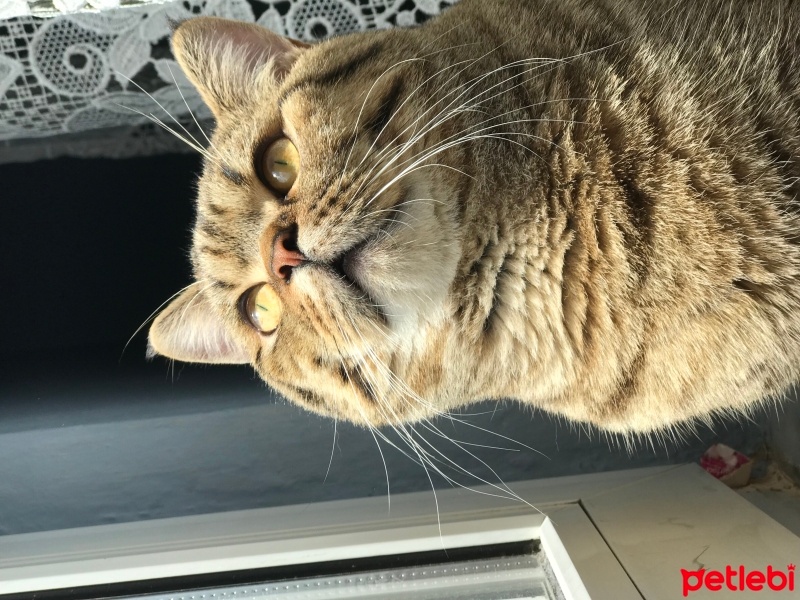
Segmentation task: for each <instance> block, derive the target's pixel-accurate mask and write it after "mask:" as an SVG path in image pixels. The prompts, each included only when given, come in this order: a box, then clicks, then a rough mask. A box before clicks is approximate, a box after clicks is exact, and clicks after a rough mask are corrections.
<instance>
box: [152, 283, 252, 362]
mask: <svg viewBox="0 0 800 600" xmlns="http://www.w3.org/2000/svg"><path fill="white" fill-rule="evenodd" d="M147 341H148V344H147V346H148V347H147V356H148V357H149V358H152V357H154V356H156V355H162V356H166V357H167V358H172V359H175V360H180V361H183V362H193V363H212V364H244V363H249V362H250V359H249V354H248V351H247V348H246V346H245V344H244V343H243V342H242V341H241V340H239V339H237V338H236V336H235V335H233V333H232V332H231V331H230V329H229V328H228V327H226V326H225V323H224V321H223V319H222V318H221V317H220V316H219V314H218V313H217V311H216V310H214V307H213V306H212V305H211V303H210V302H209V300H208V298H207V297H206V295H205V293H204V292H203V289H202V287H200V285H199V284H198V283H194V284H192V285H190V286H189V287H188V288H186V289H185V290H184V291H183V292H181V293H180V294H179V295H178V296H177V297H176V298H175V299H174V300H173V301H172V302H170V304H169V305H168V306H167V308H165V309H164V310H163V311H162V312H161V313H160V314H159V315H158V316H157V317H156V319H155V320H154V321H153V324H152V325H151V326H150V333H149V335H148V340H147Z"/></svg>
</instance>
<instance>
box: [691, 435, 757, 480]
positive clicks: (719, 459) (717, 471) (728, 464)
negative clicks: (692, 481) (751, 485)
mask: <svg viewBox="0 0 800 600" xmlns="http://www.w3.org/2000/svg"><path fill="white" fill-rule="evenodd" d="M700 466H701V467H703V469H705V470H706V471H708V472H709V473H710V474H711V475H713V476H714V477H716V478H717V479H719V480H720V481H722V482H723V483H725V484H727V485H729V486H730V487H742V486H743V485H747V482H748V481H749V480H750V473H751V471H752V469H753V461H751V460H750V458H748V457H747V456H745V455H744V454H742V453H741V452H737V451H736V450H734V449H733V448H731V447H730V446H726V445H725V444H714V445H713V446H711V447H710V448H709V449H708V450H706V451H705V453H704V454H703V456H702V457H700Z"/></svg>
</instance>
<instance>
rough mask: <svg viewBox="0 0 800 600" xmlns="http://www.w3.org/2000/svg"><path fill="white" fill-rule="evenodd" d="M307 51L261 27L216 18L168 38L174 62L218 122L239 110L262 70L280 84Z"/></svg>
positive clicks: (194, 22) (187, 25) (185, 25)
mask: <svg viewBox="0 0 800 600" xmlns="http://www.w3.org/2000/svg"><path fill="white" fill-rule="evenodd" d="M306 48H308V44H305V43H303V42H300V41H297V40H293V39H290V38H286V37H283V36H280V35H278V34H276V33H273V32H272V31H270V30H269V29H265V28H264V27H259V26H258V25H253V24H252V23H244V22H241V21H232V20H230V19H221V18H218V17H197V18H194V19H188V20H186V21H183V22H182V23H180V24H178V26H177V27H176V28H175V31H174V32H173V35H172V52H173V54H174V55H175V59H176V60H177V61H178V64H180V66H181V68H182V69H183V71H184V73H186V76H187V77H188V78H189V80H190V81H191V82H192V84H193V85H194V86H195V87H196V88H197V90H198V91H199V92H200V95H201V96H202V97H203V100H204V101H205V103H206V104H208V107H209V108H210V109H211V112H213V113H214V116H215V117H217V118H218V119H219V118H220V116H221V115H223V114H224V113H225V112H227V111H229V110H231V109H235V108H236V107H238V106H241V104H242V102H243V100H245V99H246V98H247V96H246V95H247V94H248V92H250V91H251V90H253V88H254V87H255V86H254V83H255V79H256V77H257V76H258V75H259V74H260V73H261V72H262V70H263V68H264V66H265V65H267V64H269V65H270V71H271V74H272V76H273V77H274V78H275V80H276V81H277V82H279V81H280V80H282V79H283V77H285V75H286V73H288V72H289V70H290V69H291V68H292V64H294V61H295V60H297V57H298V56H300V54H301V53H302V52H303V51H304V50H305V49H306Z"/></svg>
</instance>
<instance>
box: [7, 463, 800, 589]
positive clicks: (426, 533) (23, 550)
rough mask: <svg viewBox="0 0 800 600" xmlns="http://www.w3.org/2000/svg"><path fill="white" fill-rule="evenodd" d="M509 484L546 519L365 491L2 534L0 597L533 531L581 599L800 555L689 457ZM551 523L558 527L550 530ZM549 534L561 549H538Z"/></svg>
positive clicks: (499, 505) (487, 504)
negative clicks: (301, 502) (307, 501)
mask: <svg viewBox="0 0 800 600" xmlns="http://www.w3.org/2000/svg"><path fill="white" fill-rule="evenodd" d="M514 490H515V491H516V492H517V493H518V494H519V495H520V496H522V497H523V498H525V499H526V500H527V501H529V502H531V504H533V505H534V506H536V507H537V508H538V509H539V510H541V511H542V513H543V514H542V513H538V512H536V511H534V510H533V509H531V508H530V507H527V506H525V505H523V504H519V503H512V502H510V501H508V500H500V499H497V498H494V497H489V496H485V495H480V494H475V493H472V492H468V491H464V490H448V491H446V492H440V493H439V496H438V503H439V508H440V511H441V532H440V530H439V526H438V525H437V522H436V513H435V509H434V508H433V507H432V505H431V494H429V493H427V494H426V493H415V494H403V495H395V496H392V502H391V510H389V508H388V507H387V503H386V500H385V499H384V498H366V499H357V500H342V501H336V502H325V503H319V504H312V505H305V506H287V507H279V508H269V509H257V510H248V511H237V512H228V513H219V514H211V515H200V516H194V517H180V518H174V519H161V520H152V521H142V522H136V523H127V524H119V525H107V526H97V527H87V528H81V529H72V530H61V531H52V532H41V533H32V534H22V535H17V536H7V537H5V538H3V544H2V545H1V546H0V581H1V582H3V583H2V592H4V593H25V592H27V593H29V594H30V596H31V597H32V595H33V593H34V591H35V590H47V589H53V588H65V587H75V586H87V585H97V584H100V583H107V582H111V581H134V580H142V579H148V578H159V577H177V576H186V575H192V574H198V573H208V572H220V571H234V570H241V569H257V568H266V567H275V566H279V565H287V564H297V563H298V562H302V563H315V562H323V561H330V560H341V559H348V558H356V557H360V556H361V557H363V556H374V555H385V554H398V553H402V552H408V551H416V552H419V551H425V550H435V549H441V547H442V545H443V544H444V545H445V546H448V547H451V548H454V547H463V546H465V545H467V546H468V545H470V544H480V545H485V544H492V543H505V542H513V541H521V540H520V538H521V537H522V538H526V537H527V538H530V536H532V535H539V536H540V537H541V541H542V545H543V546H545V550H546V551H547V553H548V555H550V556H552V555H553V553H555V554H556V555H558V553H559V552H563V553H566V555H567V556H568V557H569V559H570V561H571V564H572V565H574V569H575V571H574V572H570V571H569V568H567V570H566V571H565V572H563V573H561V577H560V579H564V581H567V582H568V581H569V580H570V578H571V577H572V578H574V577H576V576H577V577H578V579H579V582H580V585H581V586H585V589H586V590H587V591H588V594H589V596H590V597H595V598H606V597H610V596H609V595H608V594H610V593H611V591H613V597H614V598H615V599H617V600H622V599H623V598H640V597H644V598H670V597H679V596H680V585H681V575H680V570H681V569H682V568H683V569H697V568H700V566H704V567H705V568H707V569H722V570H723V571H724V569H725V566H726V565H740V564H741V565H745V566H746V567H747V568H748V569H765V568H766V566H767V565H773V566H775V567H776V568H778V567H780V568H785V567H786V565H787V564H789V563H791V562H794V561H796V560H797V556H799V555H800V538H798V537H797V536H796V535H794V534H793V533H791V532H790V531H789V530H787V529H786V528H784V527H783V526H781V525H780V524H778V523H777V522H776V521H774V520H773V519H771V518H770V517H769V516H767V515H766V514H764V513H763V512H761V511H760V510H758V509H757V508H755V507H754V506H753V505H752V504H750V503H749V502H747V501H746V500H744V499H743V498H741V497H740V496H739V495H737V494H736V493H735V492H733V491H731V490H729V489H728V488H726V487H725V486H724V485H722V484H721V483H719V482H718V481H716V480H714V479H713V478H712V477H710V476H709V475H707V474H706V473H705V472H703V471H702V470H701V469H700V468H699V467H697V466H695V465H682V466H676V467H656V468H649V469H639V470H631V471H617V472H610V473H602V474H594V475H580V476H571V477H560V478H553V479H546V480H538V481H528V482H519V483H516V484H515V485H514ZM545 516H546V517H547V518H545ZM549 528H552V532H554V533H556V534H557V535H556V536H552V537H551V538H548V534H547V532H548V530H549ZM548 539H551V540H559V542H558V543H560V544H562V545H563V548H560V549H559V548H557V547H550V548H547V545H548V543H549V542H548ZM570 561H567V562H566V563H560V562H559V561H557V562H559V564H569V563H570ZM554 570H556V572H557V574H558V569H556V568H555V567H554ZM562 583H563V582H562ZM740 596H741V594H739V595H737V596H736V597H740ZM574 597H580V594H578V595H577V596H574ZM714 597H715V598H724V597H725V595H724V594H717V595H715V596H714Z"/></svg>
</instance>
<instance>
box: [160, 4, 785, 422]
mask: <svg viewBox="0 0 800 600" xmlns="http://www.w3.org/2000/svg"><path fill="white" fill-rule="evenodd" d="M798 32H800V7H799V6H797V5H796V4H793V3H792V2H790V1H786V2H777V1H775V2H769V3H755V2H744V1H741V2H723V3H705V2H704V3H698V2H690V1H677V2H676V1H675V0H652V1H648V2H645V1H639V2H637V1H635V0H614V1H612V0H605V1H601V0H596V1H593V2H590V1H587V0H584V1H580V0H570V1H564V0H539V1H536V2H534V1H530V2H516V1H503V2H495V1H492V2H479V1H471V0H464V1H463V2H462V3H459V4H457V5H456V6H455V7H453V8H452V9H449V10H448V11H446V12H445V14H444V15H442V16H441V17H440V18H438V19H437V20H435V21H433V22H430V23H428V24H426V25H424V26H422V27H419V28H414V29H407V30H391V31H384V32H374V33H368V34H359V35H355V36H349V37H345V38H339V39H334V40H330V41H328V42H324V43H322V44H319V45H318V46H315V47H312V48H310V49H305V48H300V47H299V46H297V45H294V44H292V43H290V42H288V41H285V40H282V39H281V38H277V37H276V36H274V35H272V34H267V33H259V31H258V30H257V29H256V28H253V27H252V26H247V25H232V24H230V23H227V22H222V21H219V20H202V19H201V20H197V21H189V22H187V23H185V24H183V25H182V26H181V27H179V28H178V30H177V32H176V37H175V40H174V46H175V50H176V55H177V58H178V59H179V61H180V62H181V64H182V66H183V67H184V69H185V70H186V72H187V74H188V75H189V77H190V79H192V81H193V82H194V83H195V84H196V85H197V86H198V88H199V89H200V90H201V93H202V94H203V96H204V98H205V99H206V100H207V102H208V103H209V105H210V106H211V108H212V110H213V111H214V113H215V115H216V117H217V123H218V124H217V129H216V131H215V136H214V138H213V139H212V142H213V144H212V147H211V149H210V154H211V156H210V158H209V159H208V160H207V162H206V167H205V172H204V175H203V178H202V179H201V182H200V194H199V200H198V222H197V227H196V229H195V238H194V250H193V260H194V266H195V273H196V277H197V279H198V284H196V285H195V286H193V287H191V288H190V289H189V290H188V291H187V292H185V293H184V294H183V296H181V297H180V298H178V300H176V301H175V302H174V303H173V305H171V307H170V308H168V309H167V310H166V311H165V312H164V313H162V315H161V316H160V317H159V319H157V321H156V323H155V324H154V326H153V329H152V330H151V344H152V346H153V348H154V349H155V350H156V351H157V352H159V353H163V354H166V355H168V356H173V357H176V358H179V359H184V360H199V361H207V362H251V363H253V364H254V366H255V367H256V369H257V370H258V371H259V373H260V374H261V376H262V377H263V378H264V379H265V380H266V381H267V382H268V383H269V384H270V385H272V386H274V387H275V388H276V389H278V390H279V391H281V392H282V393H284V394H285V395H286V396H287V397H289V398H291V399H293V400H295V401H297V402H299V403H301V404H303V405H305V406H307V407H308V408H310V409H312V410H315V411H317V412H321V413H324V414H329V415H333V416H336V417H339V418H345V419H349V420H352V421H354V422H358V423H366V424H370V425H380V424H383V423H399V422H402V421H405V420H415V419H419V418H424V417H428V416H431V415H433V414H436V413H438V412H446V411H448V410H450V409H452V408H455V407H459V406H462V405H465V404H467V403H470V402H473V401H477V400H482V399H488V398H495V399H502V398H513V399H517V400H520V401H522V402H524V403H526V404H530V405H532V406H535V407H538V408H542V409H544V410H546V411H549V412H552V413H556V414H559V415H563V416H565V417H567V418H568V419H571V420H575V421H582V422H587V423H591V424H593V425H597V426H599V427H601V428H604V429H607V430H611V431H617V432H632V431H640V432H647V431H654V430H659V429H663V428H667V427H670V426H674V425H675V424H677V423H680V422H684V421H686V420H689V419H693V418H698V417H699V418H706V417H708V416H709V415H711V414H713V413H715V412H727V411H730V410H746V409H747V408H748V407H751V406H753V405H754V404H755V403H757V402H758V401H760V400H762V399H764V398H766V397H769V396H774V395H777V394H780V393H782V392H783V390H784V389H785V388H786V387H787V386H788V385H790V384H791V383H792V382H794V381H796V380H797V379H798V377H799V376H800V361H799V360H798V358H800V310H798V308H800V307H799V306H798V304H800V246H799V245H798V244H800V237H798V234H800V218H798V215H800V212H798V208H800V204H799V203H800V59H799V58H798V57H799V56H800V33H798ZM268 55H271V56H272V57H273V60H272V61H268V60H267V56H268ZM267 63H268V64H267ZM264 64H267V66H266V67H265V68H264V67H263V65H264ZM282 136H286V137H287V138H289V139H290V140H291V141H292V142H293V143H294V145H295V146H296V147H297V149H298V152H299V155H300V170H299V174H298V176H297V179H296V181H295V182H294V184H293V186H292V188H291V190H290V191H289V192H288V194H287V196H286V200H284V199H283V198H282V196H281V194H276V193H274V192H273V191H271V190H270V189H269V188H268V187H267V186H265V185H264V183H263V176H261V175H260V174H259V170H258V168H254V166H253V165H254V164H255V165H257V164H259V161H260V160H261V159H260V158H259V157H260V153H261V152H263V148H264V143H265V141H269V140H272V139H275V138H276V137H282ZM451 142H452V143H451ZM412 157H417V158H418V159H419V160H418V161H417V162H414V159H413V158H412ZM409 159H410V160H409ZM389 161H394V162H391V163H390V162H389ZM404 161H407V162H404ZM404 169H405V171H404ZM398 175H400V177H399V178H397V179H396V180H394V179H393V178H395V177H396V176H398ZM287 232H288V233H287ZM284 234H285V235H286V236H288V237H286V239H290V242H289V243H288V245H287V246H286V248H289V250H288V252H289V253H290V254H291V253H295V252H296V253H299V256H302V260H300V259H296V262H295V263H292V266H293V268H292V269H290V271H289V272H290V277H286V276H285V275H282V274H281V273H278V272H277V271H276V270H275V264H276V263H275V260H276V258H275V256H276V253H282V252H283V250H281V249H280V248H279V246H277V245H276V242H275V240H277V239H279V238H278V237H276V236H281V235H284ZM280 239H281V240H283V239H284V238H283V237H281V238H280ZM281 244H283V242H281ZM281 255H282V254H281ZM291 256H298V254H291ZM293 260H294V259H293ZM262 282H267V283H268V284H269V286H270V287H271V288H272V289H274V290H275V291H276V292H277V295H278V296H279V297H280V303H281V308H282V316H281V319H280V325H278V327H277V329H276V330H275V331H274V332H271V333H269V334H262V333H259V332H257V331H255V330H254V329H253V327H252V326H251V325H249V324H248V323H247V322H246V319H242V317H241V311H240V310H239V308H238V307H239V306H240V304H241V303H240V302H239V299H240V298H241V297H242V295H243V294H244V293H245V292H246V290H248V289H251V288H253V286H256V285H257V284H260V283H262Z"/></svg>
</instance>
